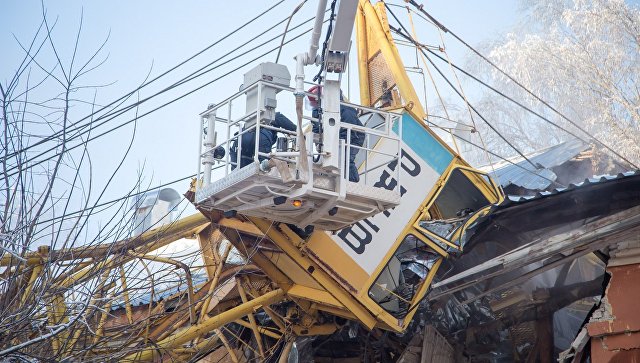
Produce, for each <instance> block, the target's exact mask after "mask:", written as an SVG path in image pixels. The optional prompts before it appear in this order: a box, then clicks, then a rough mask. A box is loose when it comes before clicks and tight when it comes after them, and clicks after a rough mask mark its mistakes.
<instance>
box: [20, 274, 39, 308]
mask: <svg viewBox="0 0 640 363" xmlns="http://www.w3.org/2000/svg"><path fill="white" fill-rule="evenodd" d="M40 272H42V265H35V266H33V270H32V271H31V276H30V277H29V282H28V283H27V287H26V288H25V289H24V292H23V293H22V298H21V299H20V304H22V305H24V303H25V302H26V301H27V298H29V295H30V294H31V291H32V290H33V285H34V284H35V282H36V279H37V278H38V276H40Z"/></svg>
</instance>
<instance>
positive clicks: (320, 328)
mask: <svg viewBox="0 0 640 363" xmlns="http://www.w3.org/2000/svg"><path fill="white" fill-rule="evenodd" d="M336 330H338V326H337V325H335V324H322V325H313V326H311V327H308V328H307V327H304V326H298V325H294V326H293V332H294V333H295V334H296V335H297V336H313V335H331V334H333V333H335V332H336Z"/></svg>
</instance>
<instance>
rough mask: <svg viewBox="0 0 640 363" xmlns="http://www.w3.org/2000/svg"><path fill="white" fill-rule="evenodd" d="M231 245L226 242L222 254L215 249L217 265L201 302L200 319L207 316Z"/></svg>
mask: <svg viewBox="0 0 640 363" xmlns="http://www.w3.org/2000/svg"><path fill="white" fill-rule="evenodd" d="M231 247H232V246H231V244H228V245H227V247H226V248H225V250H224V252H223V253H222V256H220V255H219V254H218V252H217V251H216V252H215V256H216V259H217V261H216V263H217V266H216V270H215V271H214V274H213V279H212V281H211V284H210V285H209V292H208V293H207V296H206V297H205V300H204V303H203V304H202V308H201V309H200V319H199V320H200V321H202V320H203V319H204V318H205V317H206V316H207V313H208V312H209V304H211V299H212V298H213V293H214V291H215V290H216V288H217V287H218V281H220V274H221V273H222V266H224V263H225V262H226V261H227V257H229V252H231Z"/></svg>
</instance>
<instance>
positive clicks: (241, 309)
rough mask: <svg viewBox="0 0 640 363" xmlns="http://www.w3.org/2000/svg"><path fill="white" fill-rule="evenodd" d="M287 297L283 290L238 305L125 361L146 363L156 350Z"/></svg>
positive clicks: (171, 346)
mask: <svg viewBox="0 0 640 363" xmlns="http://www.w3.org/2000/svg"><path fill="white" fill-rule="evenodd" d="M284 297H285V292H284V291H283V290H282V289H277V290H273V291H271V292H268V293H266V294H264V295H262V296H260V297H258V298H255V299H253V300H250V301H248V302H247V303H244V304H242V305H238V306H236V307H234V308H232V309H229V310H227V311H225V312H222V313H220V314H218V315H216V316H213V317H210V318H207V319H205V320H204V321H202V322H201V323H199V324H197V325H193V326H191V327H189V328H187V329H184V330H182V331H180V332H177V333H175V334H173V335H171V336H169V337H167V338H165V339H163V340H161V341H159V342H158V343H157V344H156V345H155V346H153V347H149V348H146V349H144V350H142V351H140V352H137V353H134V354H131V355H129V356H127V357H126V358H125V359H124V360H125V361H141V360H142V361H146V360H152V359H153V356H154V352H156V350H158V351H163V350H167V349H173V348H177V347H179V346H180V345H182V344H184V343H186V342H188V341H190V340H193V339H195V338H197V337H200V336H203V335H205V334H207V333H209V332H211V331H212V330H214V329H218V328H219V327H221V326H222V325H224V324H228V323H230V322H233V321H235V320H237V319H239V318H241V317H243V316H246V315H247V314H249V313H251V312H253V310H254V309H257V308H259V307H261V306H264V305H270V304H274V303H276V302H279V301H281V300H282V299H283V298H284Z"/></svg>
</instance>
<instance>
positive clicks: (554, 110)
mask: <svg viewBox="0 0 640 363" xmlns="http://www.w3.org/2000/svg"><path fill="white" fill-rule="evenodd" d="M408 2H409V3H410V4H411V5H413V6H414V7H416V8H417V9H418V10H419V11H420V12H421V13H422V14H424V15H425V16H426V17H428V18H429V20H431V21H432V22H433V23H434V24H435V25H436V26H437V27H438V28H440V29H442V31H444V32H445V33H449V34H451V35H452V36H453V37H454V38H455V39H456V40H458V41H459V42H460V43H462V44H463V45H464V46H465V47H467V48H469V50H471V51H472V52H473V53H475V54H476V55H477V56H479V57H480V58H481V59H482V60H484V61H485V62H487V63H489V64H490V65H491V66H492V67H493V68H495V69H496V70H497V71H498V72H500V73H501V74H503V75H504V76H505V77H507V78H508V79H509V80H511V81H512V82H513V83H515V84H516V85H518V87H520V88H522V89H523V90H524V91H525V92H527V93H528V94H529V95H531V96H532V97H533V98H535V99H536V100H538V101H539V102H540V103H542V104H543V105H545V106H547V107H548V108H549V109H550V110H552V111H553V112H555V113H556V114H557V115H559V116H560V117H561V118H563V119H564V120H566V121H567V122H569V123H570V124H571V125H573V126H574V127H575V128H577V129H578V130H580V131H582V132H583V133H585V134H586V135H587V136H589V137H590V138H591V139H593V140H594V141H595V142H596V143H597V144H599V145H600V146H602V147H604V148H605V149H607V150H609V151H611V152H612V153H613V154H614V155H616V156H617V157H619V158H620V159H622V160H624V161H625V162H627V163H628V164H629V165H631V166H633V167H634V168H636V169H637V168H638V166H636V165H635V164H634V163H632V162H631V161H629V160H628V159H627V158H625V157H624V156H622V155H620V154H619V153H618V152H616V151H615V150H614V149H613V148H611V147H609V146H608V145H606V144H605V143H603V142H602V141H600V140H598V139H597V138H596V137H595V136H593V135H592V134H590V133H589V132H588V131H587V130H585V129H584V128H583V127H581V126H580V125H578V124H577V123H576V122H574V121H573V120H571V119H569V118H568V117H567V116H565V115H564V114H563V113H562V112H560V111H559V110H557V109H556V108H555V107H553V106H551V105H550V104H549V103H548V102H547V101H545V100H543V99H542V98H541V97H540V96H538V95H536V94H535V93H533V92H532V91H531V90H529V89H528V88H527V87H525V86H524V85H523V84H522V83H520V82H519V81H518V80H516V79H515V78H513V77H512V76H511V75H510V74H508V73H507V72H505V71H503V70H502V69H501V68H500V67H498V66H497V65H496V64H495V63H493V62H492V61H491V60H490V59H488V58H487V57H485V56H484V55H483V54H482V53H480V52H479V51H477V50H476V49H475V48H474V47H472V46H471V45H469V44H468V43H467V42H465V41H464V40H463V39H462V38H460V37H459V36H458V35H457V34H456V33H454V32H452V31H451V30H450V29H448V28H447V27H445V26H444V25H442V23H440V22H439V21H438V20H436V19H435V18H434V17H433V16H431V15H430V14H429V13H428V12H426V11H425V10H424V8H423V5H419V4H418V3H416V2H415V1H414V0H409V1H408ZM394 17H395V16H394ZM396 20H397V19H396ZM474 78H475V77H474ZM492 89H493V88H492ZM494 91H495V89H494ZM496 92H497V91H496ZM534 114H536V113H534ZM536 116H538V117H540V118H542V119H543V120H545V121H547V122H549V123H551V124H552V125H554V126H556V127H559V128H560V129H562V130H564V129H563V128H561V127H560V126H558V125H556V124H555V123H552V122H551V121H550V120H548V119H546V118H545V117H542V116H541V115H538V114H536ZM564 131H566V132H568V131H567V130H564ZM572 135H573V136H575V137H577V136H576V135H574V134H572ZM580 139H581V138H580ZM581 140H582V139H581ZM583 141H584V140H583Z"/></svg>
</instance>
